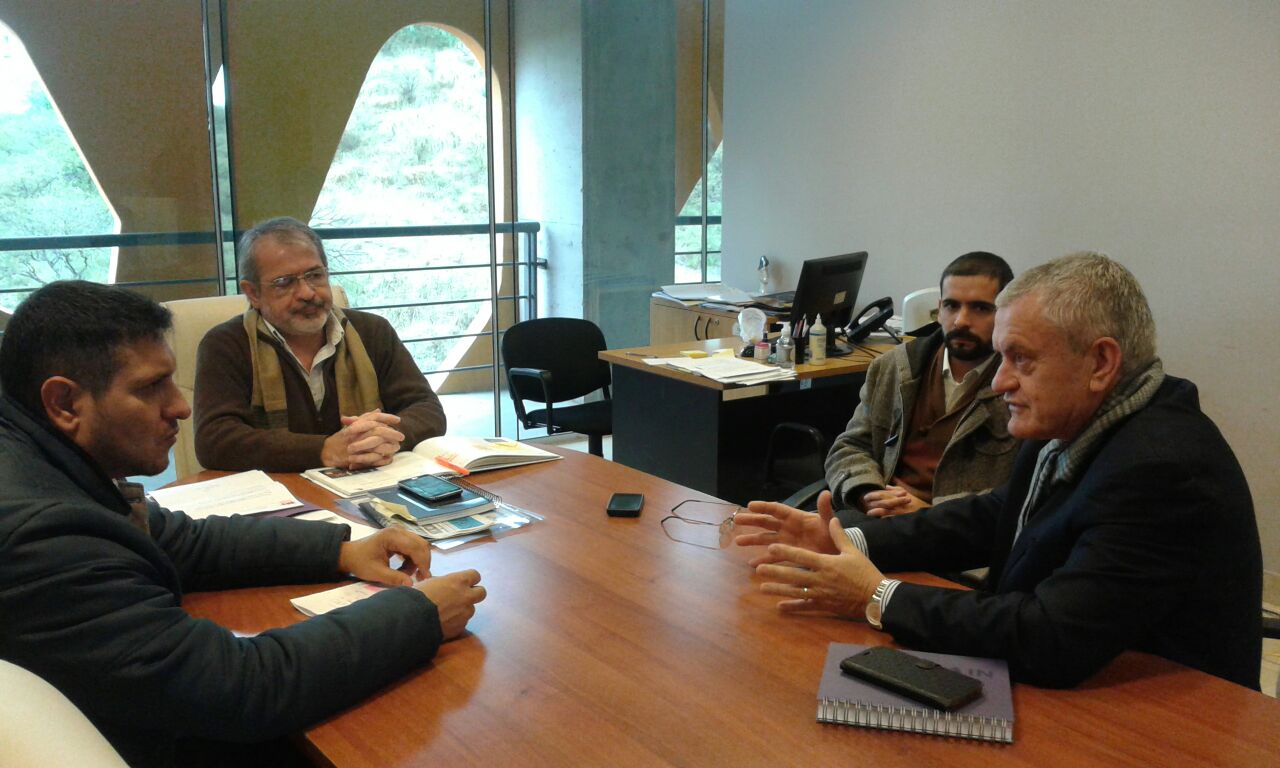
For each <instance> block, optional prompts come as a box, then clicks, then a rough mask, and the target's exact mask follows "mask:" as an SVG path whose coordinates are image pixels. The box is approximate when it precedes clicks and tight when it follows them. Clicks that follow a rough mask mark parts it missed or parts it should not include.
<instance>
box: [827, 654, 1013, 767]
mask: <svg viewBox="0 0 1280 768" xmlns="http://www.w3.org/2000/svg"><path fill="white" fill-rule="evenodd" d="M866 648H867V646H865V645H853V644H851V643H831V644H830V645H829V646H828V647H827V661H826V664H825V665H823V668H822V682H821V683H820V684H819V686H818V721H819V722H823V723H839V724H842V725H859V726H864V727H867V728H886V729H889V730H895V731H910V732H913V733H931V734H936V735H939V736H958V737H961V738H967V739H979V740H982V741H998V742H1004V743H1011V742H1012V741H1013V691H1012V689H1011V688H1010V685H1009V665H1008V663H1006V662H1005V661H1004V660H1002V659H981V658H977V657H974V656H954V655H951V654H946V653H924V652H922V651H906V653H910V654H911V655H912V656H919V657H920V658H922V659H928V660H930V661H934V662H937V663H938V664H940V665H942V666H944V667H946V668H948V669H953V670H955V671H957V672H960V673H962V674H965V675H969V676H970V677H974V678H977V679H978V680H981V681H982V695H981V696H979V697H978V698H977V700H975V701H973V702H970V703H969V704H966V705H965V706H963V707H961V708H960V709H957V710H954V711H951V712H946V711H944V710H941V709H934V708H933V707H930V706H928V705H926V704H921V703H920V702H918V701H915V700H913V699H909V698H907V697H906V696H901V695H899V694H896V693H894V692H893V691H887V690H885V689H883V688H880V687H879V686H876V685H873V684H872V683H869V682H866V681H864V680H860V679H858V678H856V677H852V676H850V675H846V674H844V673H843V672H841V671H840V662H841V661H842V660H843V659H845V658H848V657H849V656H852V655H854V654H855V653H858V652H860V651H862V650H865V649H866Z"/></svg>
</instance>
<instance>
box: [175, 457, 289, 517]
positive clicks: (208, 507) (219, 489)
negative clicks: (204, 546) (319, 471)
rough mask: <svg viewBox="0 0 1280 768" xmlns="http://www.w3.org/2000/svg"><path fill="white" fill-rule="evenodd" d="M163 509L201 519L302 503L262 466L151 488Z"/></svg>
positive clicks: (276, 508) (251, 512)
mask: <svg viewBox="0 0 1280 768" xmlns="http://www.w3.org/2000/svg"><path fill="white" fill-rule="evenodd" d="M151 498H153V499H155V500H156V503H157V504H159V505H160V506H162V507H165V508H166V509H170V510H173V511H175V512H177V511H182V512H186V513H187V516H188V517H191V518H194V519H196V520H200V519H203V518H206V517H209V516H210V515H254V514H260V513H263V512H275V511H278V510H281V509H291V508H293V507H300V506H302V502H300V501H298V500H297V499H296V498H294V496H293V494H292V493H290V492H289V489H288V488H286V487H284V485H282V484H281V483H278V482H276V481H275V480H272V479H271V477H270V475H268V474H267V473H266V472H262V471H261V470H256V469H255V470H251V471H249V472H239V473H236V474H234V475H227V476H226V477H219V478H216V479H214V480H205V481H204V482H201V483H189V484H187V485H179V486H175V487H173V488H161V489H160V490H158V491H152V492H151Z"/></svg>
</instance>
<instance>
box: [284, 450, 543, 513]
mask: <svg viewBox="0 0 1280 768" xmlns="http://www.w3.org/2000/svg"><path fill="white" fill-rule="evenodd" d="M558 458H560V457H559V456H557V455H556V454H554V453H551V452H550V451H544V450H542V449H541V448H534V447H533V446H532V445H528V444H527V443H520V442H516V441H515V440H508V439H506V438H502V437H459V436H456V435H441V436H440V437H433V438H430V439H427V440H423V441H422V442H421V443H418V445H417V446H415V447H414V449H413V450H412V451H402V452H400V453H397V454H396V455H395V456H394V457H392V460H391V463H390V464H388V465H386V466H385V467H375V468H373V469H358V470H354V471H353V470H346V469H339V468H337V467H323V468H321V469H308V470H307V471H306V472H303V473H302V476H303V477H305V478H307V479H308V480H310V481H311V482H313V483H315V484H316V485H319V486H320V487H322V488H324V489H326V490H329V491H332V492H333V493H336V494H337V495H339V496H342V497H344V498H349V497H351V496H357V495H359V494H362V493H369V492H370V491H375V490H378V489H380V488H388V487H390V486H393V485H395V484H396V483H398V482H400V481H401V480H407V479H409V478H411V477H418V476H420V475H467V474H470V473H471V472H480V471H484V470H489V469H505V468H506V467H519V466H523V465H525V464H537V463H539V462H543V461H554V460H556V459H558Z"/></svg>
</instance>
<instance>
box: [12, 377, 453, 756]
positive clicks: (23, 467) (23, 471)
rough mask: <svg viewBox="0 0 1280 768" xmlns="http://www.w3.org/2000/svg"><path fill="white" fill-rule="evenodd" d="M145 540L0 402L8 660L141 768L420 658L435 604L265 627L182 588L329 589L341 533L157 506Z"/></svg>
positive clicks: (271, 724)
mask: <svg viewBox="0 0 1280 768" xmlns="http://www.w3.org/2000/svg"><path fill="white" fill-rule="evenodd" d="M149 522H150V533H149V534H148V533H147V532H144V531H143V530H142V529H141V528H139V527H136V526H135V525H134V524H133V523H131V522H130V520H129V506H128V504H127V503H126V502H125V500H124V497H123V496H121V495H120V492H119V491H118V490H117V489H116V487H115V485H114V484H113V483H111V482H110V480H109V479H108V478H107V477H105V476H104V475H103V474H102V473H101V472H100V471H99V470H98V469H97V467H96V466H94V465H93V463H92V462H90V461H89V459H88V457H87V456H86V455H85V454H84V453H83V452H81V451H80V450H79V449H78V448H77V447H76V446H75V445H73V444H72V443H71V442H70V441H67V440H66V439H65V438H63V437H62V436H61V435H58V434H55V433H54V432H53V431H52V430H50V429H48V428H46V427H44V426H42V425H41V424H40V423H39V422H37V421H36V420H35V419H33V418H31V416H30V414H28V413H27V412H26V411H24V410H23V409H22V408H21V407H20V406H17V405H16V404H15V403H13V402H12V401H11V400H9V399H8V398H4V397H0V658H4V659H6V660H8V661H12V662H13V663H15V664H18V665H19V666H22V667H25V668H27V669H29V670H31V671H33V672H35V673H36V674H38V675H40V676H41V677H43V678H45V679H46V680H48V681H49V682H50V683H52V684H53V685H54V686H55V687H56V688H58V689H59V690H60V691H62V692H63V693H64V694H66V696H67V697H68V698H69V699H71V701H72V702H74V703H75V704H76V706H78V707H79V708H80V709H81V710H82V711H83V712H84V713H85V715H87V716H88V717H89V719H90V720H92V721H93V723H94V724H95V725H96V726H97V727H98V728H99V729H101V730H102V731H103V734H104V735H105V736H106V737H107V739H108V740H109V741H110V742H111V743H112V745H113V746H115V748H116V749H117V750H118V751H119V752H120V753H121V754H122V755H123V756H124V757H125V759H126V760H127V761H128V762H129V764H130V765H165V764H171V763H173V762H174V761H175V749H176V747H177V745H178V740H179V739H181V738H183V737H191V738H198V739H208V740H214V741H227V742H254V741H264V740H268V739H273V738H276V737H278V736H281V735H284V734H288V733H291V732H295V731H298V730H301V729H302V728H304V727H306V726H308V725H310V724H311V723H314V722H316V721H318V720H320V719H322V718H324V717H327V716H329V715H331V714H333V713H335V712H338V711H339V710H341V709H342V708H344V707H347V706H349V705H351V704H353V703H355V702H357V701H359V700H360V699H362V698H364V697H365V696H368V695H369V694H371V693H373V692H374V691H377V690H378V689H379V688H381V687H382V686H384V685H386V684H388V683H389V682H391V681H393V680H395V679H397V678H399V677H401V676H403V675H404V674H405V673H407V672H408V671H410V670H412V669H414V668H416V667H419V666H421V665H422V664H425V663H426V662H427V660H428V659H430V658H431V657H432V656H433V655H435V652H436V648H437V647H438V646H439V644H440V642H441V639H442V632H441V628H440V622H439V618H438V614H437V611H436V607H435V605H433V604H432V602H431V601H430V600H428V599H427V597H426V596H425V595H423V594H422V592H420V591H418V590H416V589H409V588H400V589H388V590H385V591H383V592H381V593H379V594H377V595H374V596H373V597H371V598H369V599H367V600H362V601H361V602H359V603H356V604H355V605H352V606H350V607H347V608H343V609H340V610H337V611H334V612H332V613H328V614H325V615H323V616H318V617H316V618H314V619H309V620H307V621H303V622H300V623H298V624H294V625H293V626H290V627H284V628H281V629H272V630H268V631H266V632H262V633H260V634H258V635H257V636H256V637H248V638H243V637H237V636H235V635H234V634H232V632H231V630H230V629H225V628H223V627H220V626H218V625H217V624H214V623H213V622H211V621H207V620H204V619H197V618H194V617H192V616H190V615H189V614H187V612H186V611H184V610H183V609H182V595H183V593H184V592H185V591H190V590H201V589H226V588H230V587H240V586H247V585H252V584H300V583H304V582H316V581H334V580H337V579H339V578H341V577H340V575H339V574H338V573H337V563H338V550H339V545H340V544H341V543H342V541H343V540H344V539H345V538H346V537H347V535H348V534H349V529H348V528H347V527H346V526H342V525H331V524H329V523H308V522H303V521H299V520H286V519H282V518H267V519H261V518H251V517H244V516H240V515H238V516H235V517H213V518H209V519H207V520H199V521H195V520H191V519H190V518H188V517H187V516H186V515H184V514H182V513H180V512H177V513H170V512H167V511H164V510H161V509H159V508H158V507H157V508H154V509H153V510H152V511H151V514H150V517H149Z"/></svg>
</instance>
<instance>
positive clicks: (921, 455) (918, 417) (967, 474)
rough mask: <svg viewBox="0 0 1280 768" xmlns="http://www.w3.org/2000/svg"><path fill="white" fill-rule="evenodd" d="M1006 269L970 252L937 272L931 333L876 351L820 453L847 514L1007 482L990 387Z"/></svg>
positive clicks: (1002, 414) (877, 512)
mask: <svg viewBox="0 0 1280 768" xmlns="http://www.w3.org/2000/svg"><path fill="white" fill-rule="evenodd" d="M1012 279H1013V270H1011V269H1010V268H1009V265H1008V264H1006V263H1005V261H1004V259H1002V258H1000V257H999V256H996V255H995V254H992V253H986V252H985V251H975V252H973V253H967V254H965V255H964V256H961V257H959V258H958V259H956V260H954V261H952V262H951V263H950V264H948V265H947V268H946V269H945V270H943V272H942V281H941V285H940V291H941V300H940V301H939V302H938V323H939V325H940V326H941V327H940V328H938V329H937V330H936V331H935V332H933V333H931V334H928V335H922V336H920V337H919V338H916V339H914V340H912V341H909V342H907V343H906V344H903V345H902V346H899V347H896V348H894V349H893V350H892V351H891V352H889V353H888V354H886V355H884V356H883V357H880V358H878V359H877V360H876V361H875V362H873V363H872V364H871V368H870V369H869V370H868V371H867V381H866V384H865V385H864V386H863V388H862V393H861V398H860V402H859V403H858V407H857V409H856V410H855V411H854V414H853V418H852V419H851V420H850V421H849V426H848V427H847V428H846V430H845V432H844V434H842V435H840V437H838V438H837V439H836V441H835V444H834V445H832V447H831V452H830V453H829V454H828V455H827V463H826V470H827V486H828V487H829V488H830V489H831V493H832V496H833V497H834V499H835V502H836V505H837V507H838V508H840V509H841V510H842V512H841V514H842V519H846V518H847V520H846V521H847V522H851V521H853V520H856V519H858V512H862V513H865V514H867V515H869V516H871V517H883V516H891V515H901V514H906V513H909V512H915V511H917V510H919V509H923V508H924V507H927V506H930V505H932V504H935V503H937V502H939V501H943V500H946V499H949V498H953V497H956V496H963V495H967V494H971V493H980V492H983V491H988V490H990V489H992V488H994V487H996V486H998V485H1000V484H1001V483H1003V482H1004V481H1005V479H1006V478H1008V476H1009V473H1010V472H1011V471H1012V470H1013V460H1014V458H1015V457H1016V455H1017V451H1016V448H1017V444H1018V441H1017V439H1016V438H1014V437H1012V436H1011V435H1010V434H1009V430H1008V426H1007V424H1008V421H1009V410H1008V407H1007V406H1005V404H1004V402H1003V401H1001V400H1000V398H999V397H997V396H996V394H995V392H993V391H992V389H991V379H992V377H993V376H995V372H996V368H998V367H999V365H1000V356H999V355H998V354H996V353H995V352H994V351H993V350H992V346H991V337H992V334H993V332H994V329H995V315H996V305H995V301H996V294H998V293H999V292H1000V290H1001V289H1002V288H1004V286H1005V285H1006V284H1008V282H1009V281H1010V280H1012Z"/></svg>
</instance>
